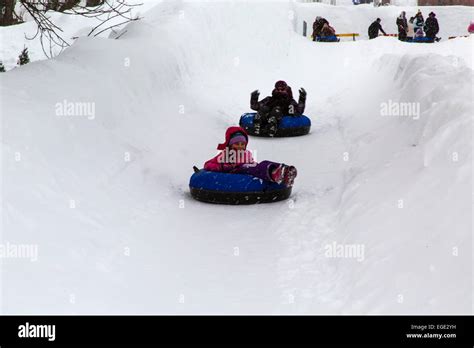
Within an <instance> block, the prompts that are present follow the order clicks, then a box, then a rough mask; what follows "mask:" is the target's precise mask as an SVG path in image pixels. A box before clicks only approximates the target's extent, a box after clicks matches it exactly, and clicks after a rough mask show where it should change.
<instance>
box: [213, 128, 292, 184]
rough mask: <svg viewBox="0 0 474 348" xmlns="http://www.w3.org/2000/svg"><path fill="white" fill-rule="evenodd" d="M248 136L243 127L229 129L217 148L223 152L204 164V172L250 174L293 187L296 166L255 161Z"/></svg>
mask: <svg viewBox="0 0 474 348" xmlns="http://www.w3.org/2000/svg"><path fill="white" fill-rule="evenodd" d="M247 144H248V135H247V132H245V130H244V129H243V128H241V127H229V128H228V129H227V131H226V132H225V141H224V143H222V144H219V145H218V146H217V149H218V150H221V152H220V153H219V154H218V155H217V156H215V157H213V158H211V159H210V160H208V161H207V162H206V163H204V170H209V171H212V172H223V173H234V174H248V175H252V176H255V177H257V178H259V179H262V180H267V181H271V182H276V183H278V184H281V183H283V184H284V185H285V186H287V187H291V186H293V182H294V180H295V177H296V174H297V171H296V168H295V167H294V166H288V165H286V164H283V163H276V162H271V161H262V162H260V163H257V162H255V161H254V159H253V157H252V154H251V152H250V151H249V150H247Z"/></svg>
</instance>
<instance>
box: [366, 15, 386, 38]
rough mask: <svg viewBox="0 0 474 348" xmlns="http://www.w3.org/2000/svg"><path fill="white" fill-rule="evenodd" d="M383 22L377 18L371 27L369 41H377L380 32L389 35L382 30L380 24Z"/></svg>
mask: <svg viewBox="0 0 474 348" xmlns="http://www.w3.org/2000/svg"><path fill="white" fill-rule="evenodd" d="M381 21H382V20H381V19H380V18H377V19H376V20H375V21H374V22H373V23H372V24H371V25H370V26H369V39H375V38H376V37H377V36H379V31H381V32H382V33H383V34H384V35H387V33H386V32H385V31H384V30H383V29H382V25H381V24H380V22H381Z"/></svg>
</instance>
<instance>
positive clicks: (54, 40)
mask: <svg viewBox="0 0 474 348" xmlns="http://www.w3.org/2000/svg"><path fill="white" fill-rule="evenodd" d="M15 1H16V0H0V5H4V4H5V5H4V6H1V7H2V8H3V7H5V9H8V10H9V11H10V8H11V13H9V14H8V15H7V12H6V11H5V12H3V15H2V18H1V19H0V22H1V23H2V25H10V24H3V23H7V22H12V21H13V22H14V19H11V18H10V16H11V17H12V18H13V14H14V7H15ZM19 2H20V4H21V5H22V7H23V8H24V9H25V10H26V13H28V14H29V15H30V16H31V18H32V19H33V20H34V21H35V23H36V26H37V30H36V33H35V34H34V35H33V36H31V37H27V39H29V40H33V39H35V38H37V37H39V39H40V42H41V47H42V49H43V52H44V54H45V55H46V56H47V57H52V56H53V55H54V51H53V50H54V48H59V49H60V50H63V49H64V48H66V47H67V46H69V43H68V40H67V38H65V37H64V36H63V35H64V33H63V30H62V29H61V28H60V27H59V26H58V25H56V24H55V23H54V21H53V20H52V19H51V16H50V14H51V13H52V12H62V13H64V14H67V15H71V16H83V17H87V18H95V19H96V20H97V25H96V26H94V27H93V28H92V29H91V31H90V32H89V33H88V36H97V35H99V34H101V33H103V32H105V31H107V30H113V28H116V27H118V26H121V25H124V24H126V23H128V22H132V21H136V20H139V19H140V18H139V17H138V16H133V15H132V9H133V8H134V7H137V6H140V5H142V4H133V5H132V4H127V3H126V0H86V6H82V5H80V0H19ZM11 24H12V23H11Z"/></svg>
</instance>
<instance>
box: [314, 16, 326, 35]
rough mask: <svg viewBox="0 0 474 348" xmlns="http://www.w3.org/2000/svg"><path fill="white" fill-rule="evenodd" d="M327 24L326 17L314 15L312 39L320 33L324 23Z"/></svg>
mask: <svg viewBox="0 0 474 348" xmlns="http://www.w3.org/2000/svg"><path fill="white" fill-rule="evenodd" d="M325 24H326V25H329V22H328V21H327V20H326V18H323V17H319V16H318V17H316V19H315V20H314V23H313V41H316V37H318V36H320V35H321V30H323V27H324V25H325Z"/></svg>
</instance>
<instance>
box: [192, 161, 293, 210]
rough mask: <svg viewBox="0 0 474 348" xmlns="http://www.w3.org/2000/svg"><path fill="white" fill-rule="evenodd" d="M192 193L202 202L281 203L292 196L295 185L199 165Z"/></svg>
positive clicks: (194, 177) (194, 176) (193, 181)
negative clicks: (209, 169) (217, 170)
mask: <svg viewBox="0 0 474 348" xmlns="http://www.w3.org/2000/svg"><path fill="white" fill-rule="evenodd" d="M189 189H190V191H191V196H193V198H195V199H197V200H198V201H202V202H207V203H219V204H234V205H236V204H255V203H269V202H277V201H281V200H284V199H287V198H288V197H290V195H291V187H286V186H285V185H283V184H277V183H274V182H270V181H265V180H262V179H259V178H256V177H254V176H251V175H247V174H231V173H221V172H211V171H208V170H204V169H201V170H199V169H197V168H195V173H194V174H193V175H192V176H191V179H190V180H189Z"/></svg>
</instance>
